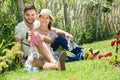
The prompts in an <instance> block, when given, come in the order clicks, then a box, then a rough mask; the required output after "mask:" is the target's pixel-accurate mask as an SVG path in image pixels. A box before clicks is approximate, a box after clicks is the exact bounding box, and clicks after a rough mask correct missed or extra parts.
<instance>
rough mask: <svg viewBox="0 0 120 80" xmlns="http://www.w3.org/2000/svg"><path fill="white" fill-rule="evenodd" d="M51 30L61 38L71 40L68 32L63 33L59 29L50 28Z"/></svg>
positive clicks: (71, 37)
mask: <svg viewBox="0 0 120 80" xmlns="http://www.w3.org/2000/svg"><path fill="white" fill-rule="evenodd" d="M51 30H52V31H53V32H55V33H56V34H58V35H62V36H65V37H66V38H68V39H69V40H73V35H72V34H70V33H68V32H65V31H63V30H61V29H58V28H54V27H51Z"/></svg>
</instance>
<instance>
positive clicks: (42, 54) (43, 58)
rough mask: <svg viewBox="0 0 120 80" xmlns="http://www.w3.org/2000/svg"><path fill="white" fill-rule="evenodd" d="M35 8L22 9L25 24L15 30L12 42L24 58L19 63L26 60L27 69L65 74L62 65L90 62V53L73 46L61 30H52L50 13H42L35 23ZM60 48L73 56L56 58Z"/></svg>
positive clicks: (45, 10) (43, 10)
mask: <svg viewBox="0 0 120 80" xmlns="http://www.w3.org/2000/svg"><path fill="white" fill-rule="evenodd" d="M36 17H37V15H36V8H35V6H34V5H28V6H27V7H25V9H24V21H22V22H21V23H19V24H18V25H17V26H16V28H15V39H16V41H17V42H19V43H21V48H22V50H23V52H24V55H23V56H21V61H22V60H26V62H25V66H26V67H28V68H31V67H39V68H43V69H54V70H65V69H66V67H65V62H72V61H78V60H85V59H92V58H93V57H94V56H92V55H93V54H98V53H99V51H97V52H93V51H92V49H86V50H85V49H84V48H82V47H79V46H78V45H77V44H76V43H74V42H73V41H72V40H73V36H72V35H71V34H69V33H67V32H65V31H63V30H60V29H57V28H54V27H52V24H53V23H54V22H55V19H54V17H53V15H52V12H51V11H50V10H49V9H42V10H41V12H40V14H39V16H38V20H36ZM59 46H61V47H62V48H64V49H66V50H68V51H70V52H72V53H73V54H74V56H67V54H66V53H65V52H62V53H61V54H58V52H57V49H58V48H59Z"/></svg>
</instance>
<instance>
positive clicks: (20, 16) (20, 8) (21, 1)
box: [17, 0, 24, 21]
mask: <svg viewBox="0 0 120 80" xmlns="http://www.w3.org/2000/svg"><path fill="white" fill-rule="evenodd" d="M17 4H18V11H19V20H20V21H21V20H23V18H24V17H23V9H24V3H23V0H17Z"/></svg>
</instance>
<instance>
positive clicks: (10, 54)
mask: <svg viewBox="0 0 120 80" xmlns="http://www.w3.org/2000/svg"><path fill="white" fill-rule="evenodd" d="M14 44H15V45H14V46H13V47H12V48H11V49H10V50H9V49H4V50H3V51H2V52H3V53H5V55H4V56H0V73H3V72H5V71H7V70H11V69H14V68H16V65H18V63H19V60H17V59H19V56H20V55H23V53H22V52H21V51H20V49H21V46H20V44H19V43H14Z"/></svg>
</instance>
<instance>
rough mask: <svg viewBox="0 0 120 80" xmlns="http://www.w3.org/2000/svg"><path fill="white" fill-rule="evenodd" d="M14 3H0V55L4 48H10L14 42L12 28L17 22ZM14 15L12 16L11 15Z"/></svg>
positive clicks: (8, 0)
mask: <svg viewBox="0 0 120 80" xmlns="http://www.w3.org/2000/svg"><path fill="white" fill-rule="evenodd" d="M16 7H17V4H16V1H14V0H13V1H11V0H3V1H1V2H0V14H1V16H0V23H1V24H0V29H1V30H0V45H1V46H0V55H3V54H2V52H1V51H2V50H3V49H4V48H11V46H12V45H13V43H12V42H13V41H14V28H15V26H16V24H17V22H18V19H19V18H17V17H18V11H17V8H16ZM13 13H14V14H13Z"/></svg>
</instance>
